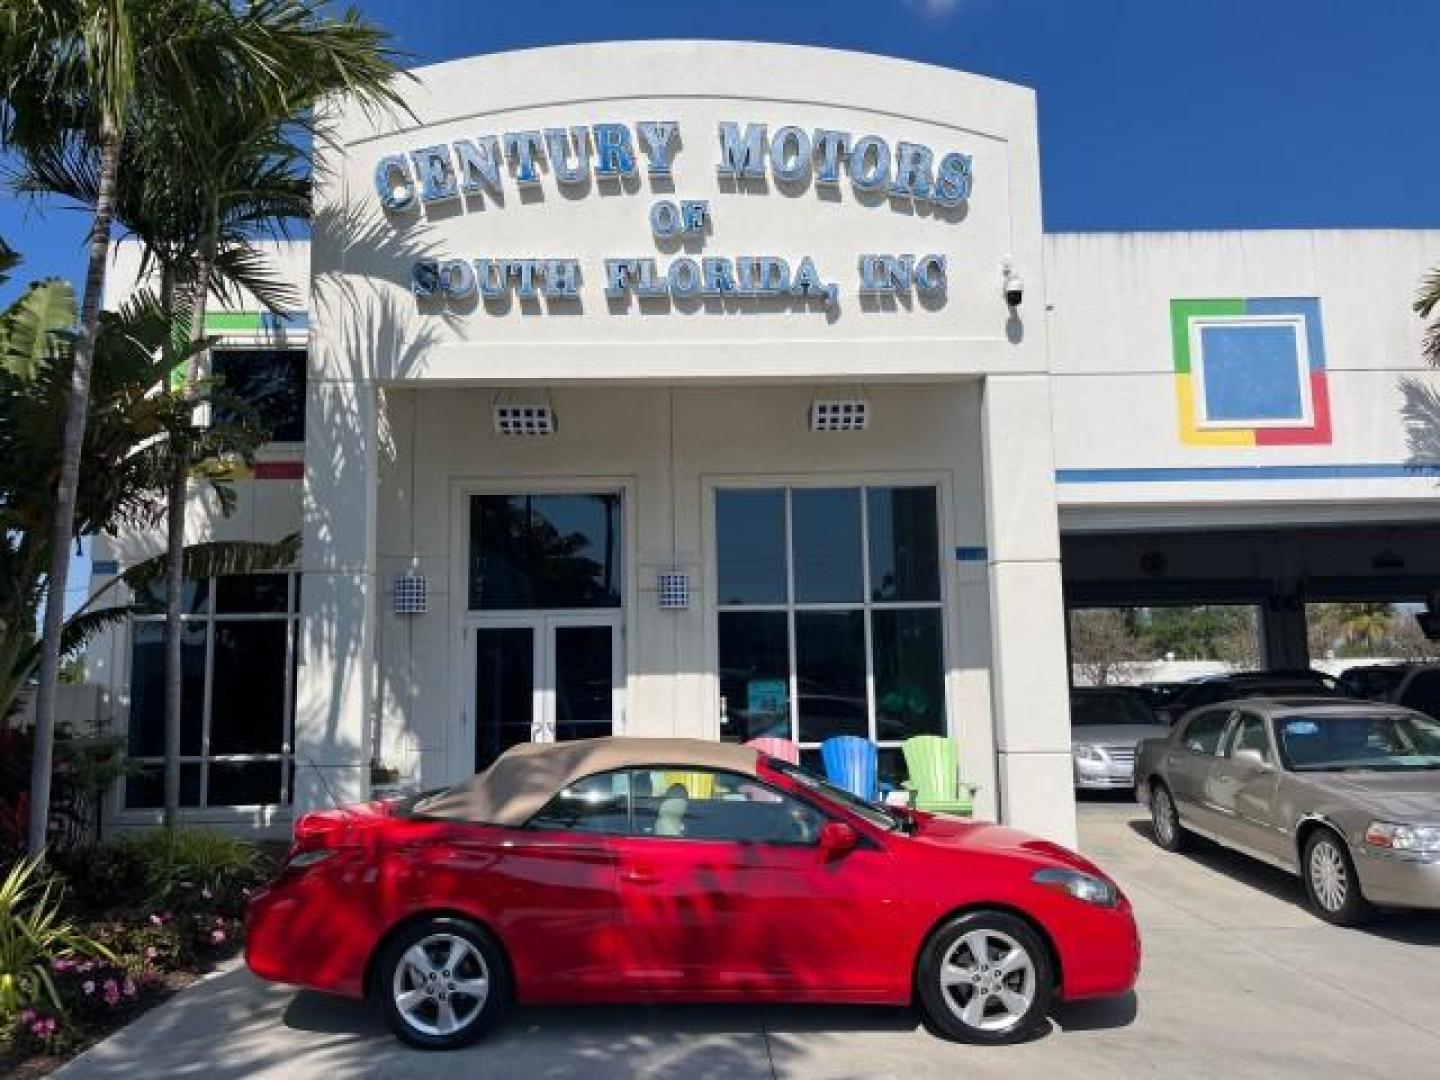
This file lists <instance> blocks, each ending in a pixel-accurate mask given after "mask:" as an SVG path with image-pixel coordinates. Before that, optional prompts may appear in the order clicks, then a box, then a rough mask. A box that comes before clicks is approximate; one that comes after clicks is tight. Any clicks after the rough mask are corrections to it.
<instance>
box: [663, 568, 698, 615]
mask: <svg viewBox="0 0 1440 1080" xmlns="http://www.w3.org/2000/svg"><path fill="white" fill-rule="evenodd" d="M655 586H656V595H657V603H658V605H659V608H660V610H661V611H683V610H684V609H685V608H688V607H689V606H690V575H689V574H687V573H685V571H683V570H662V571H661V572H660V574H659V575H658V576H657V578H656V580H655Z"/></svg>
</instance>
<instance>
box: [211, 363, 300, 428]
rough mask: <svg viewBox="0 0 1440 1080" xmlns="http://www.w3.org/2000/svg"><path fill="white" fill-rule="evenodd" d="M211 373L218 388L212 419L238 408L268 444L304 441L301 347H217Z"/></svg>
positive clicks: (223, 417)
mask: <svg viewBox="0 0 1440 1080" xmlns="http://www.w3.org/2000/svg"><path fill="white" fill-rule="evenodd" d="M210 371H211V374H212V375H213V376H214V378H215V381H216V384H217V389H218V393H217V395H216V398H217V400H216V403H215V410H214V415H215V419H216V421H217V422H223V421H226V420H230V419H233V418H237V417H238V416H239V414H241V413H242V412H243V413H244V414H245V417H244V418H245V419H246V420H250V421H253V422H255V423H258V424H259V425H260V427H261V428H262V429H263V430H264V431H265V433H266V435H267V437H268V438H269V439H270V441H272V442H304V440H305V350H304V349H216V350H214V351H213V352H211V354H210ZM227 398H229V399H231V400H230V401H228V402H227V400H226V399H227Z"/></svg>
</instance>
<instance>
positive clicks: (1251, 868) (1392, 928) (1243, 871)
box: [1129, 817, 1440, 946]
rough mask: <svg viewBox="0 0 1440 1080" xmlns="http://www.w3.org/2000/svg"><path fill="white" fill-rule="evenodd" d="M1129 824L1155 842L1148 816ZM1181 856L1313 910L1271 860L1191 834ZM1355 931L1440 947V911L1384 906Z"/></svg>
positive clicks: (1293, 881) (1292, 880)
mask: <svg viewBox="0 0 1440 1080" xmlns="http://www.w3.org/2000/svg"><path fill="white" fill-rule="evenodd" d="M1129 825H1130V828H1131V830H1132V831H1133V832H1135V834H1136V835H1138V836H1141V837H1144V838H1145V839H1146V840H1147V841H1149V842H1150V843H1152V844H1153V843H1154V842H1155V831H1154V826H1153V825H1152V824H1151V822H1150V819H1149V818H1148V817H1147V818H1136V819H1135V820H1133V821H1131V822H1129ZM1178 858H1182V859H1189V860H1190V861H1191V862H1194V863H1198V864H1199V865H1201V866H1203V867H1205V869H1207V870H1213V871H1214V872H1215V873H1217V874H1224V875H1225V876H1226V877H1228V878H1230V879H1232V880H1234V881H1238V882H1239V883H1240V884H1242V885H1248V886H1249V887H1250V888H1252V889H1258V890H1259V891H1260V892H1263V893H1266V894H1268V895H1270V896H1273V897H1275V899H1277V900H1283V901H1285V902H1286V903H1288V904H1292V905H1294V906H1295V907H1298V908H1300V909H1302V910H1303V911H1305V912H1307V913H1309V912H1310V904H1309V902H1308V900H1307V899H1306V897H1305V889H1304V887H1303V886H1302V885H1301V883H1300V879H1299V878H1298V877H1296V876H1295V875H1294V874H1289V873H1286V872H1285V871H1284V870H1281V869H1279V868H1278V867H1274V866H1271V865H1270V864H1269V863H1263V862H1261V861H1260V860H1259V859H1252V858H1250V856H1248V855H1242V854H1241V853H1240V852H1238V851H1231V850H1230V849H1229V848H1226V847H1222V846H1221V845H1219V844H1216V843H1214V842H1212V841H1210V840H1206V839H1205V838H1204V837H1201V836H1194V835H1193V834H1192V836H1191V837H1190V848H1189V850H1187V851H1185V852H1183V853H1182V854H1180V855H1179V856H1178ZM1315 924H1316V925H1317V926H1321V925H1324V923H1323V922H1322V921H1321V919H1320V918H1319V916H1316V917H1315ZM1353 932H1354V933H1359V934H1370V935H1373V936H1375V937H1382V938H1387V939H1389V940H1391V941H1399V942H1403V943H1405V944H1409V945H1429V946H1440V913H1435V912H1425V911H1398V910H1384V909H1382V910H1380V911H1378V912H1376V914H1375V918H1374V921H1372V922H1370V923H1368V924H1366V925H1365V926H1360V927H1356V928H1355V929H1354V931H1353Z"/></svg>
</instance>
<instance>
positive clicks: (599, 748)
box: [415, 738, 759, 825]
mask: <svg viewBox="0 0 1440 1080" xmlns="http://www.w3.org/2000/svg"><path fill="white" fill-rule="evenodd" d="M758 759H759V755H758V754H757V753H756V752H755V751H754V750H752V749H751V748H750V747H748V746H737V745H735V744H734V743H722V742H707V741H705V740H703V739H634V738H609V739H575V740H573V741H570V742H561V743H521V744H520V745H519V746H513V747H511V748H510V749H509V750H507V751H505V753H503V754H501V755H500V757H499V758H498V759H496V761H495V764H493V765H491V766H490V768H488V769H486V770H485V771H484V772H482V773H479V774H477V775H475V776H473V777H471V778H470V779H469V780H467V781H465V782H464V783H463V784H459V785H457V786H455V787H453V788H451V789H450V790H449V791H442V792H441V793H440V794H438V795H433V796H431V797H430V798H428V799H426V800H424V801H422V802H420V803H417V804H416V806H415V813H417V814H424V815H425V816H426V817H441V818H450V819H451V820H455V821H474V822H480V823H483V824H488V825H524V824H525V822H527V821H529V820H530V819H531V818H532V817H534V816H535V813H536V812H537V811H538V810H539V809H540V808H541V807H543V806H544V805H545V804H546V803H548V802H549V801H550V800H551V799H552V798H554V796H555V795H556V793H557V792H559V791H560V790H562V789H563V788H566V787H569V786H570V785H571V784H573V783H574V782H575V781H577V780H581V779H584V778H585V777H587V776H590V775H592V774H594V773H600V772H609V771H611V770H612V769H631V768H645V767H650V766H653V767H674V768H681V769H726V770H728V771H730V772H738V773H744V774H745V775H747V776H754V775H755V763H756V761H757V760H758Z"/></svg>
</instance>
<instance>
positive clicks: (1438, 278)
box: [1414, 268, 1440, 367]
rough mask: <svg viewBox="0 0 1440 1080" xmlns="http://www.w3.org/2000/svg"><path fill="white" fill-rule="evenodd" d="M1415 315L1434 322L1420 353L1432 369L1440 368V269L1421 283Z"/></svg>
mask: <svg viewBox="0 0 1440 1080" xmlns="http://www.w3.org/2000/svg"><path fill="white" fill-rule="evenodd" d="M1414 307H1415V314H1417V315H1419V316H1420V317H1421V318H1422V319H1430V318H1431V317H1432V316H1434V319H1433V321H1432V322H1431V323H1430V325H1429V326H1427V327H1426V328H1425V336H1424V337H1423V338H1421V340H1420V352H1421V355H1423V356H1424V357H1425V361H1426V363H1428V364H1429V365H1430V366H1431V367H1440V314H1437V311H1440V268H1437V269H1435V270H1431V271H1430V273H1428V274H1426V275H1425V279H1424V280H1423V281H1422V282H1421V283H1420V292H1419V293H1418V294H1417V295H1416V297H1415V304H1414Z"/></svg>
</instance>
